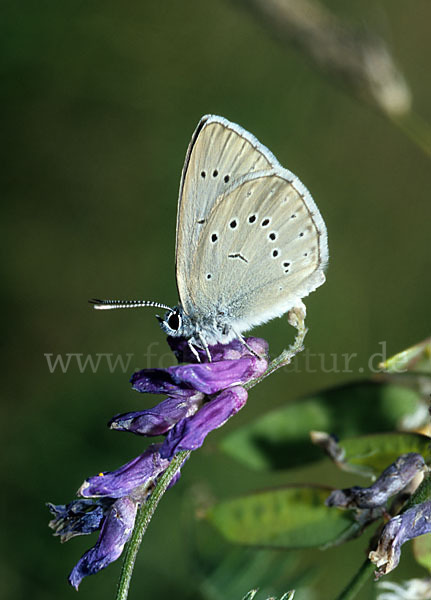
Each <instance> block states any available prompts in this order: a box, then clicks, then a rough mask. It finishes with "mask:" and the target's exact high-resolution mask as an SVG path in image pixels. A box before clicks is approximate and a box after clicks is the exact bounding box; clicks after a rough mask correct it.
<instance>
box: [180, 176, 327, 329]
mask: <svg viewBox="0 0 431 600" xmlns="http://www.w3.org/2000/svg"><path fill="white" fill-rule="evenodd" d="M286 173H288V175H287V177H286V176H282V175H280V174H279V173H275V172H273V173H268V174H263V175H260V174H256V175H254V176H250V177H248V178H246V179H245V180H244V181H242V182H241V183H240V184H239V185H238V186H237V187H236V188H235V189H234V190H230V191H228V192H227V193H226V194H224V195H223V196H221V197H219V199H218V201H217V202H216V204H215V205H214V206H213V208H212V210H211V212H210V214H209V216H208V217H207V221H206V223H205V225H204V226H203V228H202V230H201V233H200V236H199V239H198V246H197V248H196V252H194V255H193V261H192V264H191V271H190V273H189V278H190V280H191V281H193V282H194V285H193V286H192V287H191V290H190V302H191V304H192V306H193V307H194V311H195V313H196V312H197V313H198V314H200V313H201V314H202V318H204V316H205V315H208V314H219V313H220V312H225V313H226V314H227V315H228V317H229V322H231V323H232V326H233V327H234V328H236V330H237V331H239V330H246V329H249V328H251V327H252V326H253V325H257V324H258V323H261V322H264V321H266V320H268V319H270V318H273V317H275V316H279V315H281V314H283V313H284V312H286V311H287V310H289V309H290V308H292V307H293V306H295V305H296V304H297V303H298V302H299V300H300V299H301V298H303V297H305V296H307V295H308V294H309V293H310V292H311V291H313V290H314V289H316V287H318V286H319V285H321V284H322V283H323V282H324V280H325V277H324V274H323V268H324V266H325V262H326V254H327V250H326V230H325V231H324V230H323V229H322V225H323V221H322V219H321V216H320V214H319V213H318V211H317V208H316V207H315V205H314V203H312V205H310V203H309V202H308V203H307V201H306V198H304V194H303V193H302V192H303V189H301V190H298V189H297V188H296V187H295V186H294V184H293V183H292V182H291V181H290V178H289V176H290V173H289V172H286ZM311 202H312V201H311ZM323 227H324V225H323Z"/></svg>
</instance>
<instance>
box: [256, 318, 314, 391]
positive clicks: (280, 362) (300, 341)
mask: <svg viewBox="0 0 431 600" xmlns="http://www.w3.org/2000/svg"><path fill="white" fill-rule="evenodd" d="M294 327H296V329H297V331H298V333H297V335H296V338H295V341H294V342H293V344H292V345H291V346H289V348H288V349H287V350H283V352H282V353H281V354H280V355H279V356H277V358H274V360H272V361H271V362H270V363H269V365H268V368H267V370H266V371H265V373H263V375H261V376H260V377H256V379H253V380H252V381H249V382H248V383H246V384H244V387H245V389H246V390H249V389H251V388H252V387H254V386H255V385H257V384H258V383H260V382H261V381H262V380H263V379H265V377H268V375H271V374H272V373H274V371H276V370H277V369H279V368H280V367H285V366H286V365H288V364H290V362H291V361H292V358H294V356H296V355H297V354H298V353H299V352H302V350H304V339H305V336H306V335H307V331H308V329H307V328H306V327H305V323H304V320H302V319H297V322H296V323H295V325H294Z"/></svg>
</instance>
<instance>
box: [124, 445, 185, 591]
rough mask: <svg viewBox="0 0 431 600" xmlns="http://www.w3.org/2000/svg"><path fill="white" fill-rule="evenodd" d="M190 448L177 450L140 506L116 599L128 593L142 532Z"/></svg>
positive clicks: (126, 551) (142, 535)
mask: <svg viewBox="0 0 431 600" xmlns="http://www.w3.org/2000/svg"><path fill="white" fill-rule="evenodd" d="M189 455H190V450H183V451H182V452H179V453H178V454H177V455H176V456H174V458H173V459H172V460H171V463H170V465H169V467H168V468H167V469H166V471H165V472H164V473H163V475H162V476H161V477H160V479H159V480H158V482H157V485H156V487H155V488H154V490H153V492H152V494H151V496H150V497H149V498H148V500H147V501H146V503H145V504H144V505H143V506H142V507H141V509H140V510H139V512H138V516H137V518H136V523H135V527H134V529H133V533H132V537H131V538H130V540H129V542H128V543H127V546H126V550H125V556H124V562H123V568H122V570H121V575H120V580H119V582H118V589H117V595H116V600H126V599H127V596H128V593H129V586H130V580H131V578H132V574H133V569H134V566H135V561H136V556H137V554H138V550H139V547H140V545H141V542H142V538H143V537H144V533H145V532H146V530H147V527H148V525H149V524H150V521H151V518H152V516H153V514H154V512H155V510H156V508H157V505H158V503H159V502H160V500H161V498H162V496H163V494H164V493H165V492H166V490H167V488H168V486H169V484H170V482H171V481H172V479H173V477H174V476H175V474H176V473H177V471H178V469H179V468H180V467H181V465H182V464H183V462H184V461H185V460H186V459H187V458H188V457H189Z"/></svg>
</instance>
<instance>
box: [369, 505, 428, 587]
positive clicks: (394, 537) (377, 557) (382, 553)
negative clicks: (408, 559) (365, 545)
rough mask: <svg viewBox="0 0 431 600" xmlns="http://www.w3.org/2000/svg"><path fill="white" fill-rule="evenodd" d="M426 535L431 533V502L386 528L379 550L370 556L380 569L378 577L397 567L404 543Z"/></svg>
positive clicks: (397, 518)
mask: <svg viewBox="0 0 431 600" xmlns="http://www.w3.org/2000/svg"><path fill="white" fill-rule="evenodd" d="M425 533H431V500H428V501H427V502H422V504H417V505H416V506H412V508H409V509H407V510H406V511H405V512H403V513H401V514H400V515H397V516H396V517H394V518H393V519H391V520H390V521H389V522H388V523H387V524H386V525H385V526H384V528H383V531H382V534H381V536H380V540H379V543H378V546H377V549H376V550H374V551H372V552H370V554H369V559H370V560H371V562H373V563H374V564H375V565H376V566H377V567H378V569H377V571H376V577H377V578H378V577H381V576H382V575H386V574H387V573H389V572H390V571H393V570H394V569H395V567H397V565H398V563H399V562H400V557H401V546H402V545H403V544H404V542H407V541H408V540H411V539H413V538H415V537H418V536H420V535H424V534H425Z"/></svg>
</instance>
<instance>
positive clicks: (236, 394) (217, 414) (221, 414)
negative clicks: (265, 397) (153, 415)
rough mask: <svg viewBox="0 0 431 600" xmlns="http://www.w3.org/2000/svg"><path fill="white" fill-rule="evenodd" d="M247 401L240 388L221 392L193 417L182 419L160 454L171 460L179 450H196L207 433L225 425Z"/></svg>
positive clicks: (169, 434) (167, 437)
mask: <svg viewBox="0 0 431 600" xmlns="http://www.w3.org/2000/svg"><path fill="white" fill-rule="evenodd" d="M246 401H247V392H246V390H245V389H244V388H243V387H241V386H235V387H232V388H229V389H227V390H223V391H222V392H220V393H219V394H217V396H216V397H215V398H214V399H213V400H211V401H210V402H208V403H207V404H204V406H203V407H202V408H201V409H200V411H199V412H197V413H196V414H195V415H194V416H192V417H189V418H188V419H183V420H182V421H180V422H179V423H177V425H176V426H175V427H174V428H173V429H171V431H170V432H169V433H168V435H167V436H166V439H165V441H164V443H163V444H162V446H161V448H160V454H161V456H163V457H166V458H172V457H173V456H174V455H175V454H176V453H177V452H180V451H181V450H196V449H197V448H200V447H201V446H202V444H203V443H204V440H205V438H206V436H207V435H208V433H210V431H212V430H213V429H217V428H218V427H221V426H222V425H224V423H226V421H227V420H228V419H230V418H231V417H232V416H233V415H234V414H235V413H237V412H238V411H239V410H240V409H241V408H242V407H243V406H244V404H245V403H246Z"/></svg>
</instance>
